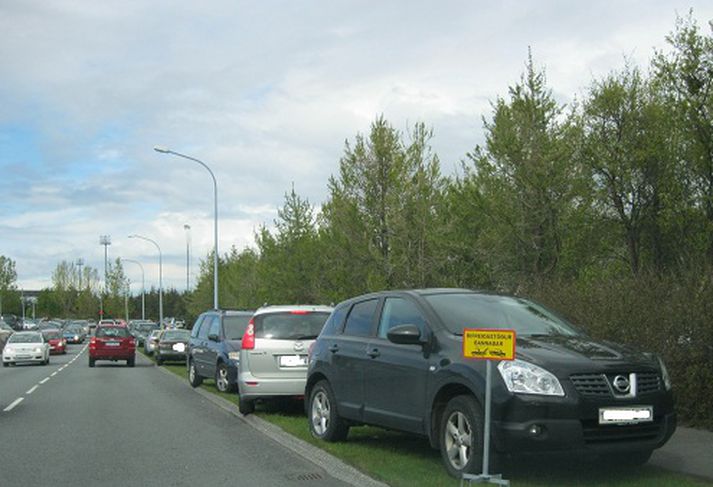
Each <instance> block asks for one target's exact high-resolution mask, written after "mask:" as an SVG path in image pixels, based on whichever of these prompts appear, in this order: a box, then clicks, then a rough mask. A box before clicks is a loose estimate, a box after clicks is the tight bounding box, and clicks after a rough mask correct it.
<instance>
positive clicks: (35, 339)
mask: <svg viewBox="0 0 713 487" xmlns="http://www.w3.org/2000/svg"><path fill="white" fill-rule="evenodd" d="M7 342H8V343H42V342H43V340H42V335H40V334H39V333H14V334H12V335H10V338H9V339H8V341H7Z"/></svg>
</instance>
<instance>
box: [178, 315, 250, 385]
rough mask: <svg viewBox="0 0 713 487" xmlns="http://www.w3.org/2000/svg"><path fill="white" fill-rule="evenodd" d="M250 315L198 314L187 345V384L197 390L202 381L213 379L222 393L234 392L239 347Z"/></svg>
mask: <svg viewBox="0 0 713 487" xmlns="http://www.w3.org/2000/svg"><path fill="white" fill-rule="evenodd" d="M252 315H253V312H252V311H225V310H218V311H216V310H211V311H206V312H205V313H203V314H201V315H200V316H199V317H198V319H197V320H196V322H195V324H194V325H193V329H192V330H191V338H190V340H189V341H188V352H187V354H188V355H187V359H186V365H187V366H188V381H189V382H190V383H191V385H192V386H193V387H198V386H199V385H201V383H202V382H203V379H204V378H210V379H215V386H216V387H217V388H218V390H219V391H221V392H232V391H235V390H236V381H237V377H238V362H239V360H240V355H239V353H240V343H241V341H242V339H243V334H244V333H245V329H246V328H247V327H248V322H249V321H250V318H251V317H252Z"/></svg>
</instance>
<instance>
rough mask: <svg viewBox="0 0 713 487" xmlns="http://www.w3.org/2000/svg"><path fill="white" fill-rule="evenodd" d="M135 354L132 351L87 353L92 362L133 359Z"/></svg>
mask: <svg viewBox="0 0 713 487" xmlns="http://www.w3.org/2000/svg"><path fill="white" fill-rule="evenodd" d="M135 356H136V353H135V352H134V350H131V351H126V352H125V351H122V350H112V351H111V352H91V351H90V352H89V358H91V359H93V360H128V359H131V358H134V357H135Z"/></svg>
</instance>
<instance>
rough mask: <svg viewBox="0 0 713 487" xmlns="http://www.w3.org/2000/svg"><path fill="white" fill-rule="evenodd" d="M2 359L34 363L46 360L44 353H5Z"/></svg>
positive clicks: (11, 361) (13, 362)
mask: <svg viewBox="0 0 713 487" xmlns="http://www.w3.org/2000/svg"><path fill="white" fill-rule="evenodd" d="M2 361H3V362H7V363H12V364H34V363H41V362H44V361H45V356H44V354H42V353H33V354H32V355H3V356H2Z"/></svg>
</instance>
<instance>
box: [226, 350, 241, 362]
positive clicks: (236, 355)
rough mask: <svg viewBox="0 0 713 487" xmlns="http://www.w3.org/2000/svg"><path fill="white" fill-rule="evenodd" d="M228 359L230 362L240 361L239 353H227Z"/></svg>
mask: <svg viewBox="0 0 713 487" xmlns="http://www.w3.org/2000/svg"><path fill="white" fill-rule="evenodd" d="M228 358H229V359H230V360H240V352H228Z"/></svg>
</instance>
